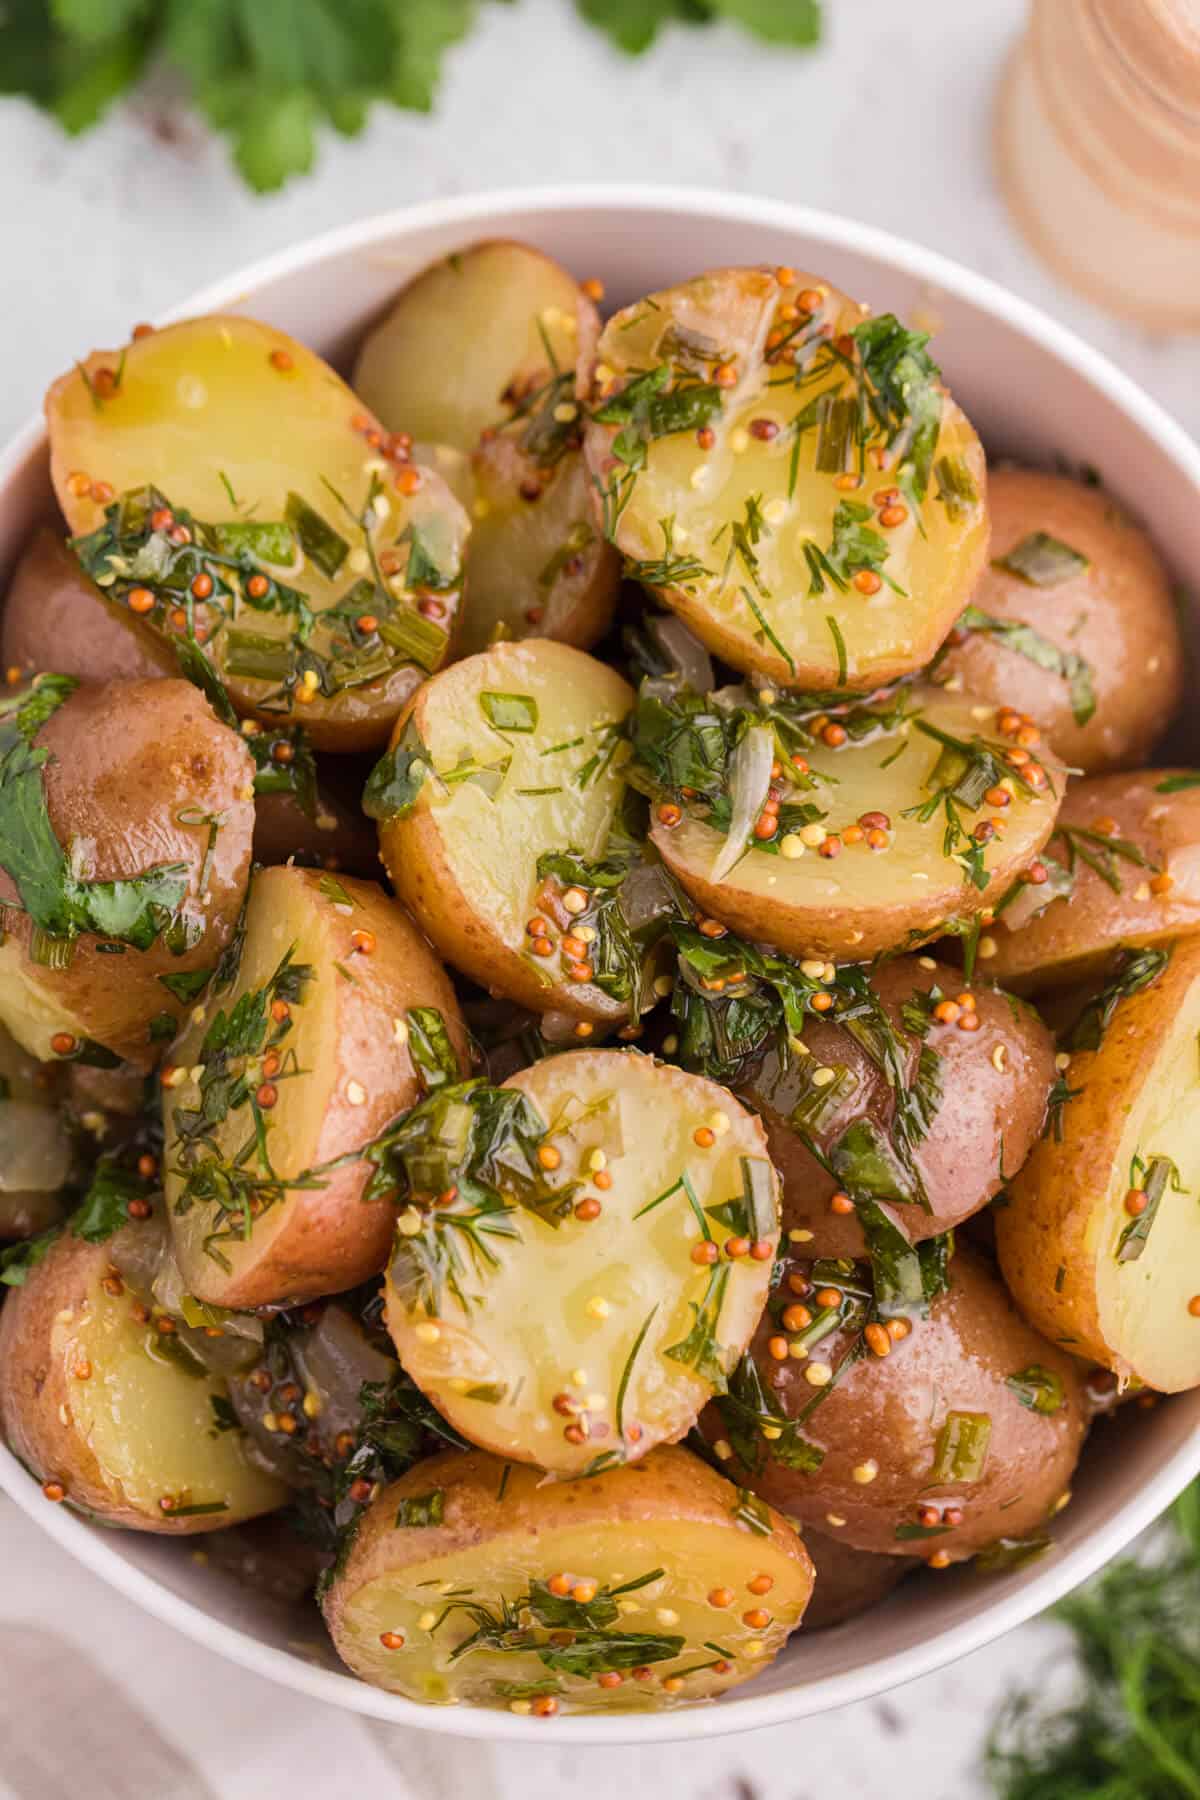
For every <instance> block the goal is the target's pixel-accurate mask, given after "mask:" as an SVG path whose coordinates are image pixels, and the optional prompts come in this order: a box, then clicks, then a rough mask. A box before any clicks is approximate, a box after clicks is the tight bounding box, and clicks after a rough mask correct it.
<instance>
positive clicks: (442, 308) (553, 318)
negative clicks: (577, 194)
mask: <svg viewBox="0 0 1200 1800" xmlns="http://www.w3.org/2000/svg"><path fill="white" fill-rule="evenodd" d="M596 328H597V321H596V312H595V308H594V307H593V306H592V305H591V302H590V301H588V300H585V299H584V297H583V295H582V293H581V292H580V289H579V286H578V284H577V282H576V281H575V278H574V277H573V276H572V275H570V274H568V272H567V271H566V269H564V268H562V267H561V266H560V264H558V263H556V262H554V261H553V260H552V259H551V258H550V257H548V256H543V255H542V253H541V251H539V250H534V249H531V248H530V247H529V246H528V245H527V244H518V243H512V242H508V241H504V240H497V241H495V242H485V243H481V244H473V245H470V246H469V247H468V248H466V249H464V250H460V251H458V252H456V253H455V254H454V255H453V256H448V257H446V258H445V259H444V260H443V261H442V262H437V263H434V264H432V265H431V266H430V267H429V268H427V269H424V270H422V272H421V273H420V274H419V275H417V276H415V277H414V278H413V280H412V281H410V282H409V284H408V286H407V287H405V288H403V289H402V290H401V292H400V294H399V295H398V296H397V298H396V300H395V302H394V304H393V306H392V310H391V311H390V312H389V313H388V315H387V317H386V318H385V319H384V320H383V321H382V323H381V324H379V325H377V326H376V327H375V329H374V330H373V331H372V332H370V333H369V335H368V337H367V339H366V342H365V343H364V344H363V347H362V349H361V350H360V352H359V356H358V362H357V363H356V365H355V369H354V387H355V390H356V392H358V393H360V394H361V395H362V397H363V399H364V400H365V401H366V402H367V404H368V405H369V406H371V407H373V408H374V410H375V411H376V412H377V413H378V415H379V417H380V418H381V419H382V420H383V422H384V424H385V425H386V426H387V427H388V428H389V430H392V431H407V432H409V433H411V435H412V436H413V437H414V438H421V439H425V440H428V441H429V442H431V443H438V444H448V445H449V446H450V447H451V448H452V449H456V450H462V451H465V452H468V453H470V452H471V451H473V450H474V449H475V447H476V446H477V444H478V443H479V438H480V434H481V433H482V432H484V431H486V430H487V429H488V428H489V427H492V428H494V427H496V426H498V425H501V424H503V423H505V422H506V421H507V420H508V419H509V417H510V416H511V414H512V412H513V408H514V402H516V401H518V400H520V399H521V398H522V397H524V396H525V395H527V394H530V393H534V392H538V391H539V390H540V389H541V388H543V387H544V385H545V384H546V382H547V381H548V380H549V379H551V378H552V377H553V375H554V374H555V373H556V372H558V371H569V372H570V373H571V374H572V376H573V374H574V370H575V361H576V356H577V354H578V351H579V345H580V338H581V336H582V338H583V340H584V342H585V344H586V343H587V341H588V340H589V339H594V337H595V333H596ZM572 397H573V383H572Z"/></svg>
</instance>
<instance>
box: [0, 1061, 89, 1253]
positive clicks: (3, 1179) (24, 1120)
mask: <svg viewBox="0 0 1200 1800" xmlns="http://www.w3.org/2000/svg"><path fill="white" fill-rule="evenodd" d="M61 1091H62V1083H61V1081H60V1080H59V1076H58V1071H57V1069H55V1068H54V1067H52V1066H51V1065H48V1064H45V1063H40V1062H38V1061H37V1060H36V1059H35V1058H34V1057H32V1056H30V1055H29V1054H28V1053H27V1052H26V1051H24V1050H22V1048H21V1046H20V1045H19V1044H18V1043H17V1042H16V1040H15V1039H14V1038H11V1037H10V1036H9V1034H8V1032H7V1031H5V1030H4V1029H3V1027H2V1026H0V1239H4V1238H26V1237H32V1236H34V1234H35V1233H36V1232H39V1231H44V1230H45V1229H46V1227H47V1226H48V1225H53V1224H54V1222H55V1220H57V1219H59V1218H60V1217H61V1216H62V1212H63V1203H62V1199H61V1197H60V1196H61V1190H62V1188H63V1187H64V1185H65V1183H66V1181H67V1178H68V1176H69V1175H70V1174H71V1170H72V1164H73V1163H74V1160H75V1155H74V1150H73V1147H72V1144H71V1139H70V1137H69V1135H68V1132H67V1129H66V1124H65V1121H64V1120H63V1118H62V1117H61V1115H60V1113H59V1106H58V1102H59V1099H60V1097H61Z"/></svg>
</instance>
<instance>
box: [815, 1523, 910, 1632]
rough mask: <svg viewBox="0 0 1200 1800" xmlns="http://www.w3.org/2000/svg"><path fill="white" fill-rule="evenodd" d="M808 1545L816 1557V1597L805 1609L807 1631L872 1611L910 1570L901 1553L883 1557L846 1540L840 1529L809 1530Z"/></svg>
mask: <svg viewBox="0 0 1200 1800" xmlns="http://www.w3.org/2000/svg"><path fill="white" fill-rule="evenodd" d="M804 1548H805V1549H806V1550H807V1551H808V1554H809V1555H810V1556H811V1557H812V1563H813V1574H814V1577H815V1580H814V1582H813V1592H812V1599H811V1600H810V1601H809V1603H808V1606H807V1607H806V1608H805V1612H804V1629H805V1631H825V1630H827V1629H828V1628H829V1626H831V1625H843V1624H845V1622H846V1620H847V1619H856V1618H857V1617H858V1616H859V1614H860V1613H865V1612H870V1611H871V1609H872V1607H875V1606H878V1605H879V1604H880V1603H881V1602H882V1601H884V1600H886V1599H887V1597H888V1595H889V1594H890V1593H891V1591H892V1589H893V1588H894V1587H897V1586H898V1585H899V1584H900V1582H902V1581H903V1580H904V1577H905V1576H906V1575H907V1574H908V1573H909V1570H910V1568H911V1564H910V1563H909V1562H907V1561H906V1560H905V1559H904V1558H903V1557H901V1556H880V1555H879V1554H878V1553H877V1552H875V1551H872V1550H855V1549H854V1548H853V1546H852V1545H850V1544H846V1543H843V1542H842V1540H841V1538H840V1537H839V1536H838V1534H837V1532H836V1530H832V1529H831V1530H829V1531H806V1532H805V1533H804Z"/></svg>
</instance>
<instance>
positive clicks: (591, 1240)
mask: <svg viewBox="0 0 1200 1800" xmlns="http://www.w3.org/2000/svg"><path fill="white" fill-rule="evenodd" d="M506 1085H507V1086H509V1087H517V1088H520V1089H521V1090H522V1091H523V1092H524V1093H525V1094H526V1095H527V1096H528V1097H529V1099H530V1101H531V1102H532V1103H533V1105H534V1107H535V1109H536V1111H537V1112H538V1113H539V1114H540V1116H541V1118H542V1119H543V1120H544V1121H545V1122H546V1123H547V1125H548V1126H549V1128H550V1133H551V1135H550V1138H549V1140H548V1141H549V1144H550V1145H551V1146H552V1147H553V1149H555V1150H557V1151H558V1152H559V1154H560V1157H561V1163H560V1165H559V1167H558V1169H557V1170H556V1172H555V1177H554V1179H555V1181H556V1183H562V1184H563V1185H564V1186H568V1185H570V1184H578V1186H577V1192H576V1195H575V1197H576V1199H577V1200H578V1199H583V1198H585V1197H587V1196H589V1195H590V1196H591V1197H592V1198H593V1199H596V1200H599V1201H600V1203H601V1207H602V1210H601V1212H600V1215H599V1216H598V1217H596V1218H593V1219H590V1220H582V1219H579V1218H577V1217H575V1216H574V1215H573V1214H571V1215H569V1216H568V1217H566V1218H565V1219H563V1220H562V1221H561V1222H560V1223H559V1224H558V1225H557V1226H555V1225H552V1224H549V1223H544V1222H543V1221H542V1220H541V1219H540V1218H538V1217H537V1216H536V1215H535V1214H533V1213H532V1212H529V1211H518V1212H517V1213H516V1214H515V1215H513V1218H514V1222H515V1224H516V1227H517V1231H518V1236H516V1237H514V1238H512V1239H509V1238H500V1237H495V1238H489V1239H488V1240H487V1242H488V1247H489V1250H490V1251H491V1252H492V1254H493V1255H494V1257H495V1259H496V1263H495V1266H490V1265H489V1266H485V1267H483V1268H482V1269H480V1270H478V1272H475V1271H472V1272H471V1275H470V1278H469V1279H468V1280H467V1282H466V1284H465V1288H464V1292H465V1295H466V1299H467V1302H468V1303H467V1304H465V1305H464V1304H463V1303H462V1301H460V1300H459V1299H458V1298H457V1297H456V1296H455V1295H454V1293H453V1292H452V1291H451V1290H450V1288H449V1287H447V1289H446V1290H445V1292H444V1294H443V1297H442V1301H441V1306H440V1310H438V1311H437V1316H436V1319H435V1320H431V1319H430V1316H429V1311H428V1309H427V1307H426V1305H425V1304H424V1303H423V1300H422V1296H421V1294H420V1293H418V1292H414V1291H412V1290H406V1291H404V1292H402V1291H401V1290H400V1289H399V1288H398V1287H397V1284H396V1281H395V1280H394V1279H392V1277H391V1276H389V1285H388V1326H389V1329H390V1331H391V1333H392V1337H393V1339H394V1340H395V1343H396V1347H397V1350H398V1351H399V1354H400V1358H401V1361H402V1362H403V1363H404V1366H405V1368H406V1369H407V1370H408V1372H409V1374H410V1375H411V1376H412V1377H413V1379H414V1380H415V1381H417V1382H418V1383H419V1384H420V1386H421V1387H422V1388H424V1389H425V1391H426V1392H427V1393H428V1394H429V1395H430V1397H431V1398H432V1399H433V1400H434V1402H435V1404H436V1405H437V1407H438V1409H439V1411H441V1412H442V1413H443V1414H444V1415H445V1417H446V1418H448V1419H449V1420H450V1421H451V1423H452V1424H454V1425H456V1426H457V1427H458V1429H459V1430H461V1431H462V1433H463V1434H464V1436H466V1437H468V1438H470V1439H471V1440H472V1441H473V1442H475V1443H479V1444H484V1445H486V1446H487V1447H488V1448H489V1449H492V1450H495V1451H496V1452H497V1453H498V1454H500V1455H503V1456H510V1457H513V1458H514V1459H516V1460H519V1461H526V1462H534V1463H538V1464H540V1465H541V1467H543V1468H546V1469H552V1470H555V1471H557V1472H561V1473H571V1474H578V1473H581V1472H582V1471H584V1470H585V1469H587V1468H588V1467H589V1465H590V1464H592V1463H593V1462H594V1461H595V1460H596V1459H597V1458H598V1457H603V1456H605V1455H606V1453H613V1452H615V1453H616V1456H617V1458H618V1459H622V1460H624V1459H628V1460H633V1459H634V1458H636V1457H639V1456H641V1455H643V1454H644V1453H645V1452H646V1451H647V1450H649V1449H650V1448H651V1447H652V1446H653V1445H654V1444H656V1443H662V1442H668V1443H671V1442H674V1441H676V1440H677V1439H678V1438H680V1437H682V1436H683V1434H684V1433H685V1432H686V1431H687V1430H688V1428H689V1426H690V1425H691V1424H692V1423H693V1421H694V1420H695V1418H696V1416H697V1414H698V1413H699V1411H700V1409H701V1407H702V1406H703V1405H704V1403H705V1402H706V1401H707V1400H708V1398H709V1397H710V1395H711V1394H712V1392H713V1380H712V1375H711V1372H708V1373H705V1372H702V1371H701V1369H699V1368H697V1367H695V1366H692V1365H689V1362H688V1361H686V1360H685V1361H681V1360H679V1359H678V1358H674V1357H671V1356H668V1355H667V1354H666V1352H667V1351H668V1349H670V1348H673V1347H676V1346H679V1345H680V1344H682V1343H683V1342H684V1340H685V1339H687V1337H688V1334H689V1332H690V1331H691V1330H692V1328H693V1325H694V1323H695V1322H696V1318H697V1313H696V1311H695V1310H694V1309H696V1308H699V1307H701V1306H703V1305H704V1303H705V1302H706V1300H707V1302H708V1309H709V1316H710V1319H711V1339H712V1345H713V1356H714V1359H715V1360H716V1361H717V1362H719V1363H720V1365H721V1366H722V1367H723V1368H724V1369H725V1371H726V1372H728V1371H729V1370H730V1369H731V1368H732V1367H733V1365H734V1364H735V1363H736V1361H737V1359H738V1357H739V1356H740V1354H741V1352H742V1350H743V1349H744V1348H745V1346H746V1344H747V1343H748V1342H749V1340H750V1338H751V1336H752V1335H753V1332H754V1329H755V1326H756V1325H757V1323H758V1320H759V1318H760V1317H761V1315H762V1310H763V1307H764V1306H765V1304H766V1298H767V1291H768V1286H769V1281H770V1267H771V1263H770V1258H769V1257H767V1258H766V1259H765V1260H763V1261H758V1260H755V1259H754V1258H752V1257H750V1256H748V1255H745V1254H743V1255H742V1256H740V1257H739V1258H738V1259H736V1260H731V1259H729V1258H728V1257H727V1256H725V1255H723V1254H722V1255H721V1256H720V1257H719V1259H718V1261H717V1262H716V1263H715V1264H714V1265H712V1266H709V1265H707V1264H701V1263H698V1262H696V1261H694V1260H693V1258H692V1252H693V1250H694V1249H695V1248H696V1246H697V1245H698V1244H699V1243H700V1241H701V1225H700V1220H699V1218H698V1216H697V1211H696V1210H694V1209H693V1207H692V1206H691V1204H690V1203H689V1199H688V1195H687V1193H686V1191H685V1189H684V1186H683V1179H684V1177H685V1176H686V1178H687V1181H688V1182H690V1184H691V1188H692V1192H693V1193H694V1195H695V1197H696V1201H697V1205H698V1208H699V1209H701V1210H702V1209H703V1208H705V1207H709V1206H720V1205H722V1204H723V1203H725V1202H727V1201H731V1200H736V1199H737V1198H738V1197H739V1196H740V1195H741V1194H742V1191H743V1168H742V1161H743V1158H752V1159H755V1161H757V1162H758V1163H759V1164H760V1165H761V1166H760V1169H759V1173H760V1174H761V1175H762V1177H763V1179H764V1180H765V1182H766V1183H768V1184H769V1192H770V1194H771V1196H772V1213H773V1214H774V1212H775V1209H776V1206H777V1201H776V1199H775V1194H776V1183H775V1177H774V1173H773V1171H772V1170H771V1169H770V1165H769V1163H767V1161H766V1144H765V1139H764V1137H763V1133H762V1128H761V1126H760V1125H759V1123H758V1121H757V1119H755V1118H754V1117H753V1115H751V1114H749V1113H747V1112H745V1111H744V1110H743V1109H742V1108H741V1107H740V1106H739V1105H738V1103H737V1102H736V1101H735V1100H734V1099H733V1097H732V1096H731V1095H729V1094H728V1093H726V1091H725V1090H724V1089H723V1088H720V1087H718V1086H717V1085H716V1084H715V1083H714V1082H710V1081H706V1080H704V1079H702V1078H701V1077H698V1076H692V1075H685V1074H684V1073H683V1072H682V1071H680V1070H676V1069H669V1068H665V1067H661V1066H659V1065H656V1064H655V1063H654V1062H653V1061H652V1060H651V1059H649V1058H647V1057H644V1056H641V1055H639V1054H638V1053H637V1052H622V1051H579V1052H575V1053H571V1054H567V1055H562V1056H555V1057H551V1058H548V1059H547V1060H546V1061H544V1062H541V1063H538V1064H537V1065H536V1066H535V1067H534V1068H532V1069H528V1070H524V1071H523V1072H522V1073H521V1074H519V1075H515V1076H513V1077H512V1079H511V1080H510V1081H509V1082H508V1083H507V1084H506ZM710 1119H713V1120H714V1126H713V1127H709V1126H708V1124H707V1122H708V1121H709V1120H710ZM572 1121H573V1122H572ZM698 1129H699V1130H701V1133H702V1136H705V1135H707V1136H711V1137H712V1142H711V1144H710V1145H709V1147H708V1148H701V1147H699V1146H698V1145H697V1143H696V1142H695V1137H694V1134H695V1132H696V1131H697V1130H698ZM602 1146H607V1148H606V1149H602ZM597 1150H600V1151H601V1159H602V1162H603V1164H604V1165H605V1172H606V1173H607V1175H608V1176H609V1177H610V1178H611V1185H610V1186H608V1187H606V1188H603V1189H597V1188H596V1187H594V1186H593V1185H592V1180H591V1177H592V1174H593V1170H592V1168H591V1162H592V1158H593V1156H594V1154H595V1152H596V1151H597ZM672 1190H673V1191H672ZM662 1195H668V1197H667V1198H665V1199H663V1200H661V1202H660V1204H658V1205H655V1204H654V1202H655V1201H656V1200H657V1199H658V1198H659V1196H662ZM644 1208H646V1209H650V1210H647V1211H645V1212H642V1209H644ZM640 1212H641V1213H642V1216H641V1217H638V1216H637V1215H638V1214H639V1213H640ZM705 1228H706V1230H707V1232H708V1233H710V1234H711V1235H712V1237H713V1238H714V1239H715V1241H716V1244H717V1245H721V1244H723V1243H724V1242H725V1241H726V1240H727V1239H728V1238H729V1237H730V1236H731V1235H732V1233H731V1230H730V1227H729V1226H728V1225H722V1224H720V1223H719V1222H717V1221H715V1220H712V1219H709V1218H708V1217H707V1215H705ZM776 1235H777V1227H775V1226H774V1225H773V1226H772V1231H771V1234H770V1237H769V1238H767V1239H766V1240H765V1241H766V1242H770V1243H773V1242H774V1241H775V1238H776ZM395 1267H396V1265H393V1275H394V1273H395ZM643 1333H644V1335H643ZM639 1340H640V1341H639ZM475 1389H486V1390H487V1393H486V1397H484V1398H479V1399H475V1398H472V1397H471V1394H472V1390H475ZM497 1394H499V1395H500V1397H499V1398H497Z"/></svg>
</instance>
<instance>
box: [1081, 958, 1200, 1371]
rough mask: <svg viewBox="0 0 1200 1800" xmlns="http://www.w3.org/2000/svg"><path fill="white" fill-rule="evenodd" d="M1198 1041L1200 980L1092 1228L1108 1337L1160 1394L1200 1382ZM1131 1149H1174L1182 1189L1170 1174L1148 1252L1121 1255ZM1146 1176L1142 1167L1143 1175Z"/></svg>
mask: <svg viewBox="0 0 1200 1800" xmlns="http://www.w3.org/2000/svg"><path fill="white" fill-rule="evenodd" d="M1118 1019H1119V1014H1118ZM1198 1041H1200V980H1196V981H1194V982H1193V983H1192V985H1191V988H1190V989H1189V991H1188V994H1187V997H1186V999H1185V1001H1184V1003H1183V1004H1182V1005H1181V1006H1180V1008H1179V1011H1178V1013H1177V1014H1176V1016H1175V1018H1174V1020H1173V1021H1172V1025H1171V1029H1170V1032H1169V1033H1168V1034H1167V1035H1166V1037H1165V1039H1164V1042H1163V1045H1162V1048H1161V1050H1160V1051H1159V1054H1158V1056H1157V1057H1156V1059H1155V1062H1154V1066H1153V1068H1152V1069H1151V1071H1150V1072H1149V1075H1148V1078H1147V1080H1146V1081H1145V1083H1144V1085H1143V1086H1142V1088H1141V1090H1140V1092H1139V1093H1138V1094H1137V1096H1136V1098H1135V1099H1132V1104H1131V1106H1130V1111H1129V1117H1128V1119H1127V1121H1126V1124H1125V1129H1124V1131H1123V1132H1122V1134H1121V1140H1120V1144H1119V1146H1118V1149H1117V1154H1116V1160H1115V1162H1114V1164H1113V1169H1112V1175H1111V1178H1110V1180H1109V1182H1108V1184H1107V1188H1106V1190H1105V1192H1104V1195H1103V1198H1102V1199H1101V1200H1100V1202H1099V1204H1098V1205H1097V1206H1096V1208H1095V1210H1094V1212H1093V1214H1092V1218H1091V1221H1090V1224H1089V1228H1088V1234H1087V1241H1088V1248H1089V1249H1090V1250H1091V1252H1092V1254H1093V1255H1094V1257H1095V1268H1096V1307H1097V1316H1098V1319H1099V1325H1100V1330H1101V1333H1102V1334H1103V1337H1104V1341H1105V1343H1106V1344H1107V1345H1108V1347H1109V1349H1110V1351H1111V1353H1112V1355H1113V1356H1114V1357H1115V1358H1116V1361H1117V1366H1118V1367H1119V1368H1122V1369H1125V1370H1131V1371H1132V1372H1133V1373H1134V1374H1135V1375H1136V1376H1137V1377H1138V1379H1139V1380H1140V1381H1142V1382H1143V1383H1144V1384H1145V1385H1146V1386H1147V1387H1151V1388H1157V1389H1158V1390H1159V1391H1160V1392H1162V1393H1178V1392H1179V1391H1181V1390H1182V1389H1184V1388H1191V1387H1196V1386H1197V1385H1200V1318H1198V1317H1196V1316H1194V1315H1193V1314H1192V1313H1191V1312H1189V1310H1188V1307H1189V1302H1191V1301H1192V1300H1193V1299H1194V1297H1195V1296H1196V1295H1198V1294H1200V1200H1198V1196H1200V1093H1198V1089H1197V1070H1196V1044H1197V1042H1198ZM1068 1080H1070V1072H1069V1071H1068ZM1068 1104H1070V1103H1069V1102H1068ZM1134 1156H1139V1157H1140V1158H1141V1161H1142V1163H1143V1165H1147V1166H1148V1165H1149V1163H1150V1161H1151V1159H1152V1158H1153V1157H1156V1156H1167V1157H1170V1158H1171V1160H1172V1161H1173V1162H1174V1164H1175V1166H1176V1168H1177V1169H1178V1171H1179V1184H1180V1185H1179V1189H1178V1190H1177V1189H1176V1188H1175V1186H1174V1185H1173V1183H1172V1182H1171V1181H1170V1180H1168V1182H1167V1186H1166V1188H1165V1189H1164V1191H1163V1195H1162V1198H1161V1200H1160V1201H1159V1204H1158V1209H1157V1212H1156V1213H1155V1216H1154V1222H1153V1225H1152V1226H1151V1228H1150V1232H1149V1235H1148V1237H1147V1238H1146V1241H1145V1244H1144V1245H1143V1248H1142V1253H1141V1255H1140V1256H1139V1257H1137V1258H1136V1259H1135V1260H1133V1261H1126V1262H1119V1261H1118V1260H1117V1249H1118V1245H1119V1244H1120V1240H1121V1236H1122V1233H1123V1232H1124V1231H1125V1229H1126V1227H1127V1226H1128V1225H1129V1224H1130V1223H1131V1220H1130V1216H1129V1214H1128V1212H1127V1211H1126V1210H1125V1195H1126V1193H1127V1191H1128V1189H1129V1186H1130V1165H1131V1163H1132V1160H1133V1158H1134ZM1144 1178H1145V1176H1144V1171H1143V1173H1142V1174H1141V1175H1139V1176H1138V1177H1137V1178H1136V1181H1137V1183H1138V1184H1140V1182H1141V1181H1143V1180H1144Z"/></svg>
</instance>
